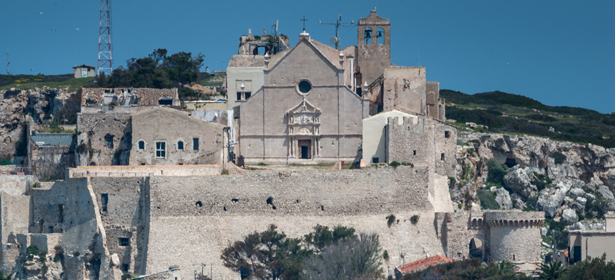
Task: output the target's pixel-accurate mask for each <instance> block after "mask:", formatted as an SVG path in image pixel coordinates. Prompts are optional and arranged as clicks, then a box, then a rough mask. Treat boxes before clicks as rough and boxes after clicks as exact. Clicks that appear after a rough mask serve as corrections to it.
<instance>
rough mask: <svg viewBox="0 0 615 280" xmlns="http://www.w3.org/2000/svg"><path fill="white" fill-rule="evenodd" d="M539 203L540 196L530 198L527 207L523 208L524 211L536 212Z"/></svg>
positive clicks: (526, 203) (526, 202)
mask: <svg viewBox="0 0 615 280" xmlns="http://www.w3.org/2000/svg"><path fill="white" fill-rule="evenodd" d="M537 202H538V194H536V195H535V196H530V197H528V198H527V200H526V201H525V207H523V211H526V212H527V211H536V203H537Z"/></svg>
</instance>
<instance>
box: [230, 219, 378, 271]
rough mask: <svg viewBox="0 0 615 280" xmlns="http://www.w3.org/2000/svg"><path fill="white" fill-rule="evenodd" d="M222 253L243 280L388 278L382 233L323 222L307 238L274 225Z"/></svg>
mask: <svg viewBox="0 0 615 280" xmlns="http://www.w3.org/2000/svg"><path fill="white" fill-rule="evenodd" d="M383 256H384V255H383ZM221 258H222V260H223V262H224V266H226V267H227V268H229V269H232V270H233V271H235V272H237V273H239V274H240V276H241V278H242V279H300V278H304V279H359V278H358V277H375V278H379V277H382V275H381V271H380V268H379V266H380V264H381V262H380V258H381V255H380V244H379V241H378V236H377V235H375V234H372V235H367V234H359V235H356V234H355V230H354V229H353V228H347V227H343V226H336V227H334V228H333V230H330V229H329V228H328V227H326V226H320V225H317V226H316V227H315V228H314V232H312V233H310V234H307V235H305V236H304V237H303V238H288V237H287V236H286V234H284V233H283V232H282V233H280V232H278V231H277V227H276V226H275V225H270V226H269V228H268V229H267V230H266V231H264V232H254V233H251V234H249V235H248V236H246V237H245V238H244V239H243V240H242V241H236V242H234V243H233V244H231V245H229V246H228V247H227V248H225V249H224V250H223V252H222V255H221ZM361 279H362V278H361Z"/></svg>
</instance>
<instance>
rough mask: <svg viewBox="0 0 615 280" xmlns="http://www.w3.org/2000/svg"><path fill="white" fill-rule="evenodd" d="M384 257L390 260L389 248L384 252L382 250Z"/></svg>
mask: <svg viewBox="0 0 615 280" xmlns="http://www.w3.org/2000/svg"><path fill="white" fill-rule="evenodd" d="M382 258H383V259H384V260H385V261H388V260H389V252H388V251H387V250H384V252H382Z"/></svg>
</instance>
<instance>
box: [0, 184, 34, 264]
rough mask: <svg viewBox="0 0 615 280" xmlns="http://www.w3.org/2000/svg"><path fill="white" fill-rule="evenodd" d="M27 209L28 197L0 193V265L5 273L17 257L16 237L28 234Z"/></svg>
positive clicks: (28, 207) (28, 205)
mask: <svg viewBox="0 0 615 280" xmlns="http://www.w3.org/2000/svg"><path fill="white" fill-rule="evenodd" d="M29 209H30V197H28V196H12V195H10V194H7V193H6V192H0V235H1V236H0V241H1V242H2V243H1V247H2V248H1V249H0V263H1V264H2V271H4V272H5V273H10V272H11V271H12V270H13V268H14V266H15V264H16V261H17V257H18V256H19V246H18V244H17V241H16V237H17V235H18V234H23V233H28V218H29V212H30V211H28V210H29Z"/></svg>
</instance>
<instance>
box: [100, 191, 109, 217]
mask: <svg viewBox="0 0 615 280" xmlns="http://www.w3.org/2000/svg"><path fill="white" fill-rule="evenodd" d="M108 203H109V195H108V194H106V193H101V194H100V204H101V205H102V212H103V213H107V204H108Z"/></svg>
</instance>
